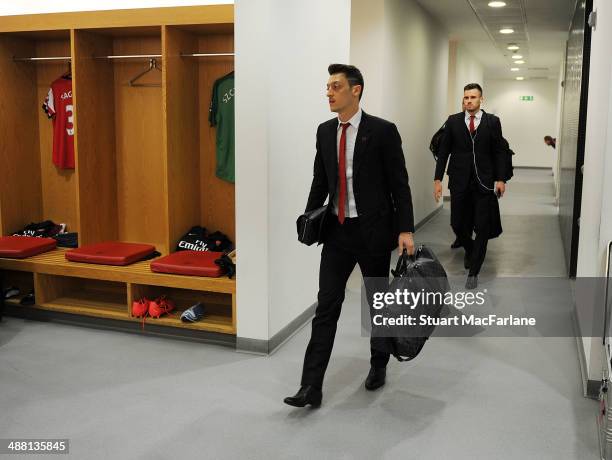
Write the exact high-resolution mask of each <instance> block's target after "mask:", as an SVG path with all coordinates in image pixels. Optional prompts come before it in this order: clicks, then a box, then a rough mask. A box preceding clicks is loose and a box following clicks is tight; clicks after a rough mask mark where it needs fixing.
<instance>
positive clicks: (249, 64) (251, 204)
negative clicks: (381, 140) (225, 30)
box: [235, 0, 351, 340]
mask: <svg viewBox="0 0 612 460" xmlns="http://www.w3.org/2000/svg"><path fill="white" fill-rule="evenodd" d="M350 15H351V5H350V1H349V0H334V1H329V0H311V1H309V2H302V1H299V0H239V1H237V2H236V10H235V19H236V31H235V40H236V91H237V93H238V94H239V95H240V96H239V97H238V98H237V99H236V133H237V137H236V223H237V234H236V241H237V247H238V248H239V252H240V255H239V257H240V263H239V264H238V267H237V269H238V273H237V279H238V280H239V281H238V283H237V289H238V292H237V301H238V304H239V306H240V307H239V308H238V312H237V316H238V325H237V326H238V337H241V338H252V339H262V340H268V339H269V338H270V337H272V336H273V335H274V334H276V333H277V332H278V331H279V330H280V329H282V328H283V327H284V326H286V325H287V324H288V323H289V322H290V321H291V320H293V319H294V318H296V317H297V316H298V315H299V314H300V313H302V312H303V311H304V310H305V309H306V308H307V307H309V306H310V305H312V303H313V302H315V301H316V293H317V279H318V269H319V255H320V248H316V247H306V246H303V245H301V244H300V243H298V241H297V237H296V228H295V220H296V218H297V216H298V215H299V214H301V213H302V212H303V210H304V207H305V205H306V199H307V197H308V191H309V189H310V182H311V180H312V171H313V160H314V154H315V134H316V129H317V126H318V124H320V123H321V122H323V121H325V120H328V119H329V118H332V114H330V113H329V109H328V106H327V103H326V98H325V84H326V83H327V78H328V73H327V66H328V65H329V64H330V63H332V62H348V60H349V39H350Z"/></svg>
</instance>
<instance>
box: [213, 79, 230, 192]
mask: <svg viewBox="0 0 612 460" xmlns="http://www.w3.org/2000/svg"><path fill="white" fill-rule="evenodd" d="M234 99H235V90H234V72H231V73H229V74H227V75H225V76H224V77H221V78H219V79H218V80H217V81H216V82H215V84H214V85H213V90H212V98H211V100H210V109H209V113H208V121H209V122H210V126H216V127H217V168H216V174H217V177H218V178H220V179H223V180H226V181H228V182H232V183H233V182H234V145H235V142H234Z"/></svg>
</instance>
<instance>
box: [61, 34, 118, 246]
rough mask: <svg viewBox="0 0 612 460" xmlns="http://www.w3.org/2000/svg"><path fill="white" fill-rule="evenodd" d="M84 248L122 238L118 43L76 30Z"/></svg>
mask: <svg viewBox="0 0 612 460" xmlns="http://www.w3.org/2000/svg"><path fill="white" fill-rule="evenodd" d="M71 35H72V55H73V64H72V71H73V72H72V85H73V88H72V93H73V102H74V104H75V114H74V115H75V120H74V121H75V129H76V133H75V147H76V167H77V178H78V182H77V183H78V194H77V196H78V200H77V203H78V204H77V206H78V216H79V228H80V233H79V245H81V246H82V245H86V244H90V243H96V242H99V241H105V240H116V239H117V238H118V235H119V232H118V223H117V170H116V154H115V118H114V113H115V98H114V97H113V94H114V85H113V79H114V76H113V68H112V65H111V64H110V63H109V62H107V61H102V60H96V59H93V56H95V55H98V56H99V55H109V54H112V40H111V39H110V38H109V37H103V36H100V35H98V34H95V33H92V32H89V31H85V30H72V31H71Z"/></svg>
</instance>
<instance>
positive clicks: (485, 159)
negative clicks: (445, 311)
mask: <svg viewBox="0 0 612 460" xmlns="http://www.w3.org/2000/svg"><path fill="white" fill-rule="evenodd" d="M463 90H464V91H463V107H464V109H465V111H464V112H459V113H456V114H454V115H451V116H449V117H448V120H447V121H446V130H445V134H444V137H443V138H442V142H441V145H440V152H439V154H438V160H437V163H436V172H435V176H434V198H435V199H436V201H438V200H440V198H441V197H442V178H443V177H444V171H445V169H446V164H447V162H448V157H449V155H450V163H449V165H448V177H449V180H448V188H449V189H450V191H451V227H452V228H453V231H454V232H455V234H456V235H457V237H458V240H459V242H460V244H461V246H463V248H464V249H465V258H464V265H465V268H466V269H468V270H469V274H468V278H467V281H466V288H468V289H474V288H476V287H477V285H478V273H479V272H480V268H481V267H482V264H483V262H484V259H485V255H486V252H487V243H488V240H489V239H490V238H495V237H497V236H499V235H500V234H501V220H500V217H499V205H498V203H497V198H500V197H502V196H503V194H504V192H505V191H506V185H505V178H506V177H507V175H506V174H507V171H506V168H507V155H508V152H507V149H506V148H505V146H504V143H503V141H502V129H501V122H500V120H499V118H498V117H496V116H495V115H492V114H489V113H486V112H485V111H484V110H482V109H481V108H480V105H481V104H482V87H481V86H480V85H479V84H478V83H470V84H468V85H466V86H465V87H464V89H463ZM451 152H452V154H451ZM473 232H475V233H476V237H475V239H472V233H473Z"/></svg>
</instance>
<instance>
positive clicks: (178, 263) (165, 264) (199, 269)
mask: <svg viewBox="0 0 612 460" xmlns="http://www.w3.org/2000/svg"><path fill="white" fill-rule="evenodd" d="M222 255H223V253H222V252H214V251H178V252H175V253H173V254H170V255H167V256H165V257H160V258H159V259H157V260H155V261H154V262H151V270H153V271H154V272H159V273H172V274H174V275H192V276H209V277H213V278H217V277H219V276H221V275H223V270H222V269H221V267H219V266H218V265H217V264H215V260H216V259H218V258H220V257H221V256H222Z"/></svg>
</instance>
